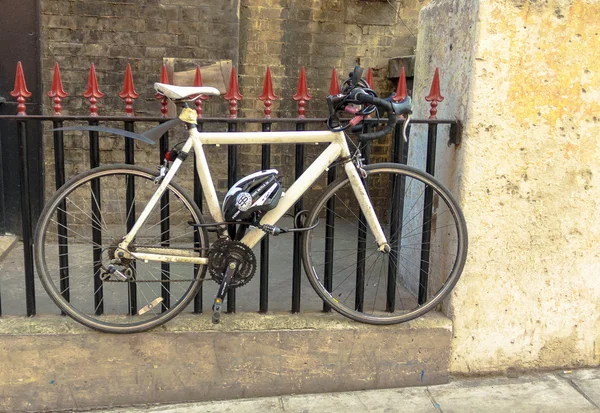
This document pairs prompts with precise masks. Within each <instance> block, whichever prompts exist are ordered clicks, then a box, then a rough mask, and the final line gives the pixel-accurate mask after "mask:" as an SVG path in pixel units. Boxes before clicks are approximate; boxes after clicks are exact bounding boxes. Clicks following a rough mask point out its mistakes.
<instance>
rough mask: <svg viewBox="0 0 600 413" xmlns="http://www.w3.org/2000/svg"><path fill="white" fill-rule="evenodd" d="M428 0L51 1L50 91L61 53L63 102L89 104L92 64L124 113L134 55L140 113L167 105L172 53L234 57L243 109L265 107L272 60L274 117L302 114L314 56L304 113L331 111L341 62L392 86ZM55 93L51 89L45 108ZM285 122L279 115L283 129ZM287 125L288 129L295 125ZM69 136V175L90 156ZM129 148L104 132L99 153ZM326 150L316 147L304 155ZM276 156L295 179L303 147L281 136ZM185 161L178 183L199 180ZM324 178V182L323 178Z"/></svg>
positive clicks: (115, 110) (46, 42)
mask: <svg viewBox="0 0 600 413" xmlns="http://www.w3.org/2000/svg"><path fill="white" fill-rule="evenodd" d="M424 2H425V1H424V0H404V1H402V2H397V3H396V2H393V1H392V2H385V1H353V0H324V1H316V0H315V1H302V2H300V1H291V0H277V1H275V0H260V1H259V0H230V1H219V2H214V1H208V0H146V1H141V0H129V1H127V2H125V1H115V0H97V1H94V2H89V1H85V0H42V26H43V27H42V62H43V83H44V90H45V91H47V90H49V89H50V83H51V80H52V67H53V65H54V63H55V62H58V63H59V64H60V67H61V73H62V78H63V82H64V87H65V90H66V91H67V93H69V95H70V97H68V98H67V99H65V100H64V108H65V110H64V111H63V113H64V114H85V113H87V110H88V109H87V106H88V102H87V101H86V100H85V99H84V98H82V97H81V95H82V93H83V92H84V90H85V87H86V81H87V76H88V71H89V65H90V63H94V64H95V65H96V70H97V74H98V82H99V85H100V90H101V91H102V92H103V93H105V97H104V98H103V99H101V100H100V102H99V104H98V106H99V113H100V114H108V115H110V114H122V113H123V108H124V103H123V101H122V99H120V98H119V97H118V96H117V95H118V93H119V92H120V91H121V88H122V86H123V75H124V70H125V66H126V65H127V63H130V64H131V65H132V70H133V75H134V82H135V85H136V89H137V92H138V93H139V94H140V98H139V99H137V100H136V102H135V103H134V109H135V113H136V114H138V115H158V114H159V108H160V105H159V104H158V102H157V101H156V100H155V99H154V92H153V90H152V86H151V85H152V84H153V83H154V82H156V81H157V80H158V79H159V76H160V69H161V65H162V63H163V58H165V57H173V58H175V59H195V60H197V62H198V63H199V64H208V63H212V62H215V61H218V60H232V61H233V63H234V65H235V66H236V67H237V68H238V72H239V82H240V88H241V91H242V94H244V99H243V100H242V101H241V102H240V104H239V116H240V117H244V116H246V117H262V116H263V112H262V110H263V104H262V102H260V101H259V100H258V99H257V97H258V96H259V95H260V93H261V91H262V84H263V79H264V75H265V70H266V66H267V65H269V66H270V67H271V69H272V72H273V81H274V82H273V83H274V88H275V93H276V94H277V95H278V96H279V97H280V99H279V100H277V101H275V102H274V103H273V106H272V108H273V116H280V117H281V116H296V113H297V104H296V102H295V101H293V100H292V95H293V94H294V93H295V91H296V86H297V82H298V73H299V69H300V66H305V67H306V69H307V79H308V85H309V92H310V94H311V95H312V96H313V99H312V100H311V101H310V102H309V103H308V104H307V112H306V115H307V117H317V116H319V117H320V116H325V115H326V113H327V111H326V105H325V101H324V98H325V96H326V95H327V94H328V90H329V80H330V77H331V69H332V68H333V67H335V68H336V69H337V70H338V73H339V75H340V81H341V80H343V79H344V78H345V77H346V75H347V72H348V71H349V70H351V69H352V68H353V67H354V65H356V64H357V63H359V64H361V65H362V66H363V67H373V68H374V81H375V89H376V90H377V91H380V92H382V94H383V95H386V94H389V93H390V92H391V90H392V86H391V84H390V83H389V82H388V81H387V78H386V75H387V65H388V59H389V58H392V57H396V56H400V55H406V54H412V53H413V52H414V46H415V44H416V38H415V35H416V27H417V16H418V11H419V9H420V8H421V7H422V5H423V4H424ZM188 63H189V62H188ZM175 69H176V70H177V69H178V68H177V65H176V67H175ZM50 103H51V102H50V99H48V100H47V102H46V105H47V106H46V109H47V111H49V110H50V109H51V105H50ZM225 108H226V106H225V105H224V104H223V100H222V98H211V99H210V100H209V103H208V104H206V105H205V114H206V115H217V116H224V115H226V113H225V111H224V110H225ZM115 126H120V125H115ZM150 126H151V125H141V126H139V127H140V128H141V127H144V128H147V127H150ZM278 127H279V126H276V125H274V129H276V128H278ZM283 127H287V128H288V129H289V128H293V125H285V126H283ZM323 128H324V126H321V127H317V129H323ZM46 135H47V136H46V139H47V140H48V141H47V142H48V145H47V149H46V153H45V155H46V160H47V162H46V166H47V175H46V176H47V177H46V182H47V185H46V187H47V193H48V194H50V193H52V192H53V188H54V184H53V179H54V176H53V174H54V172H53V171H54V165H53V155H52V152H51V148H52V144H51V136H48V135H49V134H46ZM171 141H172V142H173V143H175V142H177V141H178V140H177V141H176V140H175V138H172V139H171ZM385 145H386V143H385V142H382V143H381V144H380V147H377V146H376V147H374V150H373V153H374V157H375V158H374V159H375V160H377V159H382V158H385V157H386V156H387V153H386V151H385V149H384V148H385ZM65 146H66V154H65V157H66V162H67V176H72V175H73V174H74V173H77V172H79V171H81V170H84V169H85V168H87V167H89V161H88V156H89V155H88V152H89V149H88V148H89V143H88V139H87V137H86V135H85V134H70V135H67V136H66V140H65ZM123 147H124V145H123V138H109V137H101V147H100V149H101V163H108V162H122V161H123V159H124V153H123ZM320 149H321V147H307V149H306V154H307V161H306V163H307V164H308V162H310V161H311V160H312V159H314V157H315V156H316V154H318V153H319V151H320ZM208 151H209V153H208V158H209V161H210V162H211V165H215V167H216V170H215V175H217V179H216V183H217V187H218V189H219V191H220V192H223V191H225V190H226V189H227V188H226V185H225V183H224V181H225V180H224V179H222V178H223V177H224V176H226V161H225V159H226V148H223V147H221V148H209V149H208ZM239 153H240V158H239V169H238V171H239V177H242V176H244V175H245V174H247V173H250V172H253V171H256V170H259V169H260V148H259V147H251V146H244V147H241V148H240V150H239ZM377 154H379V158H378V157H377ZM135 157H136V162H137V163H140V164H143V165H146V166H150V165H156V164H157V163H158V149H157V148H156V147H149V146H147V145H144V144H140V145H138V144H137V143H136V155H135ZM271 161H272V165H273V167H276V168H278V169H280V170H281V171H282V173H283V175H284V182H285V183H287V184H288V185H289V183H291V182H292V181H293V170H294V166H293V165H294V147H293V146H290V145H282V146H276V147H273V149H272V158H271ZM187 166H188V168H186V169H184V170H183V171H182V174H181V178H180V182H181V181H186V182H188V183H191V181H192V180H191V178H192V168H191V162H188V165H187ZM219 178H221V179H219ZM188 185H191V184H188ZM188 185H186V186H188ZM316 186H317V187H322V186H324V181H323V180H322V181H320V182H319V183H318V184H317V185H316Z"/></svg>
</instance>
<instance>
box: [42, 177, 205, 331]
mask: <svg viewBox="0 0 600 413" xmlns="http://www.w3.org/2000/svg"><path fill="white" fill-rule="evenodd" d="M100 169H101V170H97V171H95V172H93V173H91V174H87V175H86V176H84V177H82V178H80V179H75V180H73V181H72V182H71V183H70V185H69V184H68V187H67V189H66V190H63V191H60V192H59V193H58V194H57V195H56V197H55V198H53V199H52V200H51V201H50V202H49V203H48V205H47V206H46V208H45V210H44V213H43V214H42V219H41V220H40V226H39V228H38V233H37V237H36V240H37V245H36V251H37V264H38V271H39V273H40V276H41V279H42V282H43V284H44V287H45V288H46V290H47V291H48V293H49V295H50V297H51V298H52V299H53V300H54V301H55V303H56V304H57V305H58V306H59V307H60V308H61V309H62V310H63V311H64V312H65V313H67V314H68V315H70V316H71V317H73V318H75V319H76V320H77V321H79V322H81V323H83V324H85V325H87V326H89V327H92V328H96V329H100V330H105V331H112V332H129V331H141V330H143V329H147V328H152V327H154V326H156V325H159V324H162V323H163V322H166V321H167V320H168V319H170V318H172V317H173V316H174V315H176V314H177V313H178V312H180V311H181V310H183V308H184V307H185V306H186V305H187V304H188V303H189V301H190V300H191V299H192V298H193V295H194V294H195V292H196V291H197V288H198V284H199V283H200V279H201V277H202V276H203V275H204V266H198V265H194V264H184V263H177V264H175V263H160V262H141V261H140V260H135V259H132V260H122V261H121V262H120V263H115V262H114V261H113V262H112V264H113V265H114V267H115V268H116V269H117V270H118V271H119V272H120V273H121V274H124V275H125V276H126V277H129V280H126V281H122V280H120V279H119V278H118V277H117V276H115V275H110V276H107V275H106V269H107V268H109V265H110V264H111V262H110V257H113V256H114V251H116V250H118V244H119V242H120V241H121V239H122V237H123V236H124V235H125V234H126V233H127V228H128V226H129V227H131V226H132V225H133V223H134V222H135V218H136V217H138V216H139V214H140V212H141V210H142V209H143V207H144V206H145V205H146V203H147V201H148V200H149V199H150V197H151V196H152V194H153V193H154V192H155V191H156V188H157V186H156V185H155V184H154V182H153V180H154V178H155V174H154V173H151V172H149V171H145V170H142V169H141V168H140V169H137V168H121V169H110V168H108V169H104V170H102V168H100ZM132 188H133V190H132ZM166 199H168V201H169V202H168V205H167V203H166ZM167 216H168V218H167ZM189 221H193V222H196V223H201V222H202V219H201V216H200V214H199V212H198V211H197V207H196V206H195V204H193V202H192V201H191V200H190V199H189V196H187V194H185V193H184V192H183V191H182V190H181V188H178V187H177V186H176V185H169V187H168V188H167V191H166V192H165V195H163V198H162V199H161V201H159V203H158V204H157V206H156V207H155V208H154V210H153V211H152V212H151V214H150V216H149V218H148V220H147V222H146V224H145V225H144V226H143V227H142V228H141V229H140V231H139V232H138V235H137V237H136V239H135V240H134V242H133V243H132V248H133V249H135V247H141V246H144V247H161V246H166V245H168V246H170V247H172V248H181V249H196V251H199V252H198V255H200V254H201V252H200V251H201V246H204V245H206V239H205V234H204V233H203V232H202V231H198V230H196V229H194V227H192V226H190V225H189V224H188V222H189ZM98 234H100V237H99V238H98ZM65 247H66V248H67V249H65ZM196 274H198V275H199V276H196ZM103 278H105V279H103Z"/></svg>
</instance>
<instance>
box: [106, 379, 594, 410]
mask: <svg viewBox="0 0 600 413" xmlns="http://www.w3.org/2000/svg"><path fill="white" fill-rule="evenodd" d="M199 391H201V389H199ZM599 406H600V368H598V369H582V370H574V371H572V372H571V371H559V372H552V373H542V374H531V375H524V376H520V377H512V378H508V377H493V378H474V379H473V378H472V379H463V380H457V381H454V382H452V383H450V384H445V385H440V386H429V387H412V388H404V389H389V390H372V391H361V392H349V393H329V394H311V395H292V396H282V397H267V398H260V399H244V400H232V401H216V402H208V403H191V404H175V405H168V406H167V405H164V406H148V407H140V408H135V409H134V408H127V409H112V410H105V412H112V413H117V412H118V413H125V412H161V413H184V412H185V413H188V412H189V413H192V412H193V413H201V412H202V413H209V412H210V413H233V412H236V413H237V412H243V413H271V412H278V413H312V412H315V413H317V412H318V413H320V412H328V413H351V412H352V413H360V412H369V413H375V412H377V413H393V412H409V413H429V412H431V413H439V412H443V413H453V412H456V413H496V412H498V413H510V412H515V413H517V412H518V413H530V412H552V413H554V412H577V413H579V412H600V407H599Z"/></svg>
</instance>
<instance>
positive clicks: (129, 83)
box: [119, 63, 140, 116]
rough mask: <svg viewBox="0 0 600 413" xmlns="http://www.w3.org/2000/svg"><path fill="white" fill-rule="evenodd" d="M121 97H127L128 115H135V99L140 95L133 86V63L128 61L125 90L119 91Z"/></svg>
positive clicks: (126, 110) (126, 109) (126, 107)
mask: <svg viewBox="0 0 600 413" xmlns="http://www.w3.org/2000/svg"><path fill="white" fill-rule="evenodd" d="M119 97H120V98H121V99H125V113H126V114H127V116H133V100H134V99H137V98H139V97H140V95H139V94H138V93H137V92H136V91H135V86H133V75H132V74H131V65H130V64H129V63H127V68H126V69H125V82H124V83H123V90H122V91H121V93H119Z"/></svg>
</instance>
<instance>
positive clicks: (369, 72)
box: [367, 67, 373, 89]
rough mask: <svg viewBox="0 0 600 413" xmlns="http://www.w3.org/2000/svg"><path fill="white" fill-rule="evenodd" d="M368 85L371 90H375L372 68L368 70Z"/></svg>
mask: <svg viewBox="0 0 600 413" xmlns="http://www.w3.org/2000/svg"><path fill="white" fill-rule="evenodd" d="M367 84H368V85H369V87H370V88H371V89H373V68H372V67H370V68H369V70H367Z"/></svg>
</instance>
